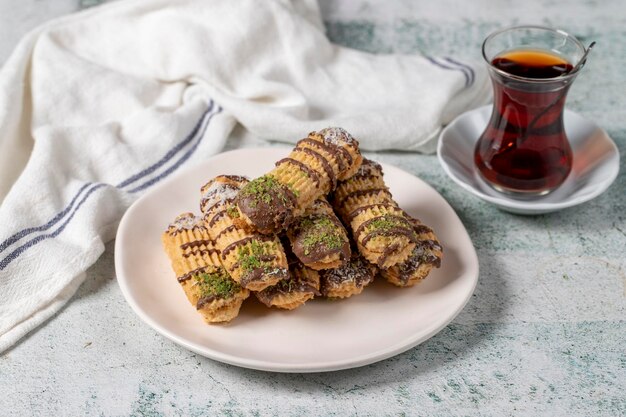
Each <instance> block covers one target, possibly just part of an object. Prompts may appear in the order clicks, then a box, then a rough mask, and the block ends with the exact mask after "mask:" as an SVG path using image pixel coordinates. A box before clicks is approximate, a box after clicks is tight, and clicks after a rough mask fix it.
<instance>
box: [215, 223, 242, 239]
mask: <svg viewBox="0 0 626 417" xmlns="http://www.w3.org/2000/svg"><path fill="white" fill-rule="evenodd" d="M235 229H237V226H235V225H234V224H231V225H230V226H228V227H225V228H224V229H222V230H221V231H220V232H219V233H218V234H217V236H215V241H217V240H218V239H219V238H220V237H221V236H222V235H225V234H226V233H228V232H232V231H233V230H235Z"/></svg>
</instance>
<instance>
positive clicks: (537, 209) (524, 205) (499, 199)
mask: <svg viewBox="0 0 626 417" xmlns="http://www.w3.org/2000/svg"><path fill="white" fill-rule="evenodd" d="M492 108H493V105H491V104H488V105H485V106H481V107H477V108H475V109H472V110H468V111H466V112H464V113H462V114H460V115H459V116H457V117H456V118H454V120H452V121H451V122H450V123H448V125H446V126H445V127H444V128H443V129H442V130H441V133H440V134H439V141H438V143H437V159H438V160H439V164H440V165H441V167H442V168H443V170H444V172H445V173H446V174H447V175H448V177H450V178H451V179H452V181H454V182H455V183H456V184H457V185H459V186H461V188H463V189H465V190H466V191H469V192H470V193H471V194H473V195H475V196H476V197H478V198H480V199H482V200H484V201H487V202H488V203H491V204H494V205H496V206H498V207H500V208H502V209H504V210H507V211H510V212H513V213H517V214H543V213H549V212H553V211H557V210H561V209H565V208H569V207H573V206H577V205H579V204H582V203H585V202H587V201H590V200H593V199H594V198H596V197H598V196H599V195H600V194H602V193H603V192H605V191H606V190H607V189H608V188H609V187H610V186H611V184H613V182H614V181H615V179H616V178H617V176H618V175H619V163H620V154H619V148H618V147H617V145H616V144H615V141H614V140H613V138H611V136H609V134H608V132H607V131H606V130H604V129H602V128H601V127H600V126H599V125H598V124H597V123H595V122H594V121H593V120H590V119H588V118H586V117H584V116H582V115H581V114H579V113H577V112H575V111H573V110H570V109H565V113H566V114H572V115H574V116H577V117H579V118H581V119H583V120H584V121H585V122H587V123H590V124H592V125H593V126H594V127H595V128H598V129H600V130H601V131H602V132H603V133H604V134H605V136H606V138H607V139H608V141H609V143H610V145H611V147H612V151H613V153H612V155H615V156H616V159H615V163H614V164H612V163H611V162H609V161H605V162H603V164H609V163H611V164H612V165H614V169H612V170H611V171H610V172H609V175H607V176H606V177H605V178H604V179H603V180H602V181H600V182H598V184H597V186H596V187H595V189H594V190H593V191H592V192H591V193H589V194H585V195H583V196H580V197H577V198H568V197H567V196H566V197H565V199H563V200H559V201H556V202H537V201H522V200H516V199H512V198H509V197H507V196H506V195H505V194H500V196H492V195H488V194H485V193H484V192H483V191H482V190H480V189H478V188H476V187H474V186H473V185H472V184H469V183H467V182H465V181H464V180H463V179H461V178H460V177H458V176H457V175H456V174H455V173H454V172H453V170H452V169H451V168H450V166H449V165H448V163H447V162H446V161H445V160H444V156H445V155H448V154H445V155H444V154H443V145H444V141H445V140H446V136H447V135H448V132H449V131H450V130H451V128H452V127H454V126H456V125H457V124H458V123H460V121H461V120H462V119H464V118H469V117H471V116H472V115H474V114H480V113H483V112H484V113H488V114H491V109H492ZM475 141H476V140H475V139H473V142H475ZM472 172H474V173H475V172H476V171H475V170H474V171H472ZM496 192H497V191H496ZM570 196H571V195H570Z"/></svg>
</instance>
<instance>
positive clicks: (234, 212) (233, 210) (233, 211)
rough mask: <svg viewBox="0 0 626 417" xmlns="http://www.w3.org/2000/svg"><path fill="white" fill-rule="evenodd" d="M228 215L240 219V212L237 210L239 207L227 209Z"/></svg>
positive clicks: (231, 206) (233, 206)
mask: <svg viewBox="0 0 626 417" xmlns="http://www.w3.org/2000/svg"><path fill="white" fill-rule="evenodd" d="M226 213H228V215H229V216H230V217H232V218H233V219H237V218H239V210H237V207H236V206H235V205H230V206H228V208H227V209H226Z"/></svg>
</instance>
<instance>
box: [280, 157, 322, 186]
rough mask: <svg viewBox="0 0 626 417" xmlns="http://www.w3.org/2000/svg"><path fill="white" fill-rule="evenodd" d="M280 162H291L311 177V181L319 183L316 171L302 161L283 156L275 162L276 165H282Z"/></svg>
mask: <svg viewBox="0 0 626 417" xmlns="http://www.w3.org/2000/svg"><path fill="white" fill-rule="evenodd" d="M282 164H292V165H295V166H297V167H298V169H299V170H301V171H302V172H304V173H305V174H306V175H307V176H308V177H309V178H311V179H312V180H313V181H315V183H316V184H317V185H318V186H319V184H320V176H319V174H318V173H317V171H315V170H313V169H311V168H309V167H308V166H306V165H305V164H303V163H302V162H300V161H298V160H296V159H293V158H283V159H281V160H280V161H278V162H276V166H279V165H282Z"/></svg>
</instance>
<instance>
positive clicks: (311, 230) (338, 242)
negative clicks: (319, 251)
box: [300, 217, 346, 255]
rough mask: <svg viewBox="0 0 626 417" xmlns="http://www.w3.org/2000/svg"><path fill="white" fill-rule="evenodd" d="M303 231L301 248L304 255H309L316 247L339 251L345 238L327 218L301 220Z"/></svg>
mask: <svg viewBox="0 0 626 417" xmlns="http://www.w3.org/2000/svg"><path fill="white" fill-rule="evenodd" d="M300 225H301V227H302V228H303V229H304V238H303V239H302V246H303V248H304V254H305V255H308V254H310V253H311V251H312V250H313V248H314V247H315V246H317V245H323V246H325V247H326V248H328V249H331V250H332V249H339V248H340V247H341V246H342V245H343V244H344V243H345V242H346V236H344V234H343V233H341V229H340V228H338V227H337V226H336V224H335V223H334V222H333V221H332V220H330V219H329V218H328V217H319V218H314V219H312V218H310V217H307V218H305V219H303V220H302V221H301V223H300Z"/></svg>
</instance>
